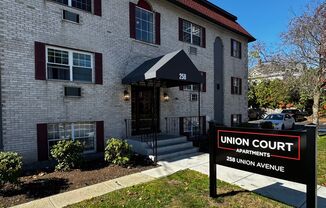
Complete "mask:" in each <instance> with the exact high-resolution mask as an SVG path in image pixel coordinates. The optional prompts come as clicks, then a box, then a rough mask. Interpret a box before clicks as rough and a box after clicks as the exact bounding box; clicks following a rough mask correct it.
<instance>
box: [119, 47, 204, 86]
mask: <svg viewBox="0 0 326 208" xmlns="http://www.w3.org/2000/svg"><path fill="white" fill-rule="evenodd" d="M153 80H155V82H157V81H158V82H159V83H160V84H161V86H165V87H176V86H181V85H190V84H201V83H203V82H204V78H203V77H202V75H201V73H200V72H199V71H198V69H197V68H196V66H195V65H194V64H193V63H192V61H191V60H190V58H189V57H188V55H187V54H186V53H185V52H184V50H179V51H175V52H172V53H169V54H166V55H164V56H161V57H158V58H154V59H150V60H148V61H145V62H144V63H143V64H141V65H140V66H139V67H137V68H136V69H135V70H134V71H132V72H131V73H130V74H128V75H127V76H126V77H125V78H123V79H122V84H142V83H144V84H146V83H147V82H149V81H153Z"/></svg>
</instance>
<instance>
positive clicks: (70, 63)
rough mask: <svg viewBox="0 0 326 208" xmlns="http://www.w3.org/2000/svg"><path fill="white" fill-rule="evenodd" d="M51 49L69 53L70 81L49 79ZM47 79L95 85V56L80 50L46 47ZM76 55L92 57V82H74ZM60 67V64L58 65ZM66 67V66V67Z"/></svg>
mask: <svg viewBox="0 0 326 208" xmlns="http://www.w3.org/2000/svg"><path fill="white" fill-rule="evenodd" d="M49 49H53V50H60V51H65V52H68V65H69V76H70V77H69V78H70V79H69V80H62V79H49V74H48V63H49V62H48V59H49V57H48V56H49ZM45 50H46V78H47V80H51V81H52V80H55V81H70V82H83V83H94V79H95V78H94V72H95V65H94V54H93V53H89V52H84V51H78V50H73V49H66V48H61V47H56V46H46V48H45ZM74 53H79V54H84V55H90V56H91V67H92V78H91V79H92V81H91V82H87V81H80V80H76V81H75V80H73V67H74V63H73V54H74ZM50 64H51V63H50ZM58 65H60V64H58ZM65 66H66V65H65Z"/></svg>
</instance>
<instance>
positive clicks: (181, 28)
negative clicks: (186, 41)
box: [179, 18, 183, 41]
mask: <svg viewBox="0 0 326 208" xmlns="http://www.w3.org/2000/svg"><path fill="white" fill-rule="evenodd" d="M179 40H180V41H183V19H182V18H179Z"/></svg>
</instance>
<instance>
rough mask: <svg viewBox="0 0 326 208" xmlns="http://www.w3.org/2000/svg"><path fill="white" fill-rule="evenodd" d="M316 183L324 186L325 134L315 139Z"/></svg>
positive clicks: (325, 166)
mask: <svg viewBox="0 0 326 208" xmlns="http://www.w3.org/2000/svg"><path fill="white" fill-rule="evenodd" d="M317 183H318V184H319V185H323V186H326V136H322V137H319V139H318V140H317Z"/></svg>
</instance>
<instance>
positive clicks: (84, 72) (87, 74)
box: [73, 67, 92, 82]
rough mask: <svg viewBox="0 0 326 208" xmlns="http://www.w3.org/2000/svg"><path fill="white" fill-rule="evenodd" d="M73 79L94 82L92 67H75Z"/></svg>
mask: <svg viewBox="0 0 326 208" xmlns="http://www.w3.org/2000/svg"><path fill="white" fill-rule="evenodd" d="M73 80H74V81H85V82H92V69H91V68H82V67H73Z"/></svg>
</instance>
